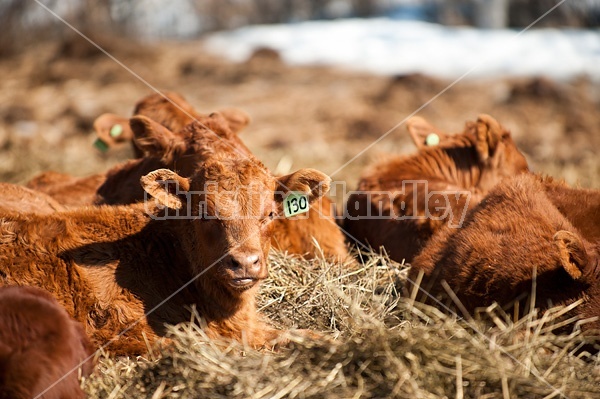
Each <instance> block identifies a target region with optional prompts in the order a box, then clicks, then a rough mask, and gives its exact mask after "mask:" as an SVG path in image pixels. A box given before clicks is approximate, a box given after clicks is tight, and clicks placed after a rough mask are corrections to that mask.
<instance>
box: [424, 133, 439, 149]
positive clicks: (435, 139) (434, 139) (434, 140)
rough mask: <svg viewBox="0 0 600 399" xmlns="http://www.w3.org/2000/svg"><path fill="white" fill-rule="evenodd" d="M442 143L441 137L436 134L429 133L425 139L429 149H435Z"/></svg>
mask: <svg viewBox="0 0 600 399" xmlns="http://www.w3.org/2000/svg"><path fill="white" fill-rule="evenodd" d="M439 143H440V136H438V135H437V134H435V133H429V134H428V135H427V138H425V144H427V145H428V146H429V147H434V146H436V145H438V144H439Z"/></svg>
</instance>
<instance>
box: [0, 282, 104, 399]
mask: <svg viewBox="0 0 600 399" xmlns="http://www.w3.org/2000/svg"><path fill="white" fill-rule="evenodd" d="M93 353H94V349H93V347H92V344H91V343H90V341H89V340H88V338H87V336H86V335H85V332H84V331H83V327H82V325H81V324H80V323H77V322H75V321H73V320H71V319H70V318H69V315H68V314H67V312H66V311H65V310H64V309H63V308H62V307H61V306H60V305H59V304H58V303H57V302H56V300H55V299H54V298H53V297H52V295H50V294H49V293H48V292H46V291H43V290H40V289H38V288H34V287H16V286H13V287H2V288H0V398H6V399H8V398H10V399H32V398H34V397H38V395H41V394H42V393H43V395H41V396H40V397H41V398H44V399H61V398H73V399H75V398H84V397H85V395H84V393H83V391H82V390H81V389H80V388H79V382H78V380H77V375H78V372H77V369H78V368H79V367H82V372H83V375H84V376H88V375H89V374H90V373H91V372H92V368H93V361H92V360H91V359H89V358H90V357H91V355H92V354H93ZM86 359H87V360H86Z"/></svg>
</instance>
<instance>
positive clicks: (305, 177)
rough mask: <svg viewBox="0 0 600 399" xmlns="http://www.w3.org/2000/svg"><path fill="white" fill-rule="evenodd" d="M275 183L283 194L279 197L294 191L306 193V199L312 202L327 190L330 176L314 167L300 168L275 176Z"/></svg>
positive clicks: (278, 190)
mask: <svg viewBox="0 0 600 399" xmlns="http://www.w3.org/2000/svg"><path fill="white" fill-rule="evenodd" d="M277 183H278V188H277V192H279V193H282V194H283V196H282V197H281V198H280V199H283V197H285V195H286V194H287V193H289V192H292V191H295V192H301V193H304V194H306V195H308V201H309V202H312V201H314V200H316V199H318V198H320V197H322V196H323V195H325V193H327V192H328V191H329V187H330V185H331V178H330V177H329V176H327V175H326V174H325V173H323V172H319V171H318V170H315V169H300V170H298V171H296V172H294V173H292V174H289V175H285V176H281V177H279V178H277ZM277 197H279V196H277Z"/></svg>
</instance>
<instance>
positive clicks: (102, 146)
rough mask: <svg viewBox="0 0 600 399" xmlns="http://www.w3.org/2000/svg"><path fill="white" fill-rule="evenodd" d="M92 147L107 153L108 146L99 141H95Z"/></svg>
mask: <svg viewBox="0 0 600 399" xmlns="http://www.w3.org/2000/svg"><path fill="white" fill-rule="evenodd" d="M94 147H96V148H97V149H99V150H100V151H102V152H106V151H108V145H107V144H106V143H105V142H104V141H102V140H101V139H96V141H94Z"/></svg>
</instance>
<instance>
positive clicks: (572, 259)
mask: <svg viewBox="0 0 600 399" xmlns="http://www.w3.org/2000/svg"><path fill="white" fill-rule="evenodd" d="M572 204H573V203H572ZM573 205H575V204H573ZM599 245H600V242H598V241H596V242H589V241H588V240H586V239H585V238H584V237H583V236H582V234H581V233H580V232H579V231H578V230H577V229H576V228H575V227H573V225H572V224H571V223H570V222H569V220H567V218H565V216H564V215H563V214H561V213H560V212H559V210H558V209H557V208H556V207H555V206H554V205H553V203H552V202H551V201H550V199H549V198H548V195H547V193H546V187H545V186H544V183H543V181H542V180H541V179H540V178H539V177H537V176H535V175H531V174H523V175H521V176H518V177H515V178H512V179H507V180H505V181H504V182H502V183H500V184H498V186H496V187H495V188H494V189H492V191H490V193H489V194H488V195H487V196H486V197H485V199H484V200H483V201H481V203H480V204H479V205H478V206H477V207H476V208H475V209H473V210H472V211H471V212H470V213H469V215H468V216H467V218H466V220H465V222H464V224H463V226H462V228H460V229H449V228H445V229H444V230H443V231H440V232H439V233H438V234H436V235H435V236H434V237H433V238H432V239H431V241H430V242H429V244H427V246H426V247H425V249H423V251H422V252H421V253H420V254H419V255H418V256H417V257H416V258H415V259H414V262H413V263H412V267H411V270H410V273H409V279H411V280H412V281H415V279H417V277H418V274H419V271H422V272H423V273H424V277H425V278H424V280H423V283H422V287H423V288H425V289H426V290H427V291H429V292H430V293H431V294H433V295H435V296H438V297H444V296H445V294H444V292H445V290H444V289H443V287H442V286H441V281H442V280H445V281H446V282H447V283H448V285H449V286H450V288H451V289H452V290H453V291H454V293H455V294H456V296H457V297H458V299H459V300H460V301H461V302H462V304H463V305H464V307H465V308H466V309H467V310H468V311H469V312H473V311H474V310H475V309H476V308H477V307H483V306H489V305H491V304H492V303H493V302H497V303H499V304H500V305H505V304H508V303H510V302H511V301H512V300H513V299H515V298H517V297H519V296H523V295H526V294H528V293H531V291H532V283H533V275H534V270H535V273H536V274H537V278H536V281H537V283H536V286H537V289H536V296H535V306H536V307H538V308H541V309H547V308H548V307H549V306H551V305H560V304H569V303H572V302H574V301H576V300H578V299H583V300H584V303H583V304H582V305H580V306H578V307H576V308H575V309H574V310H573V312H575V313H576V314H579V315H581V316H582V317H584V318H587V317H593V316H600V263H599V262H600V252H599V251H600V247H599ZM586 328H600V322H599V321H595V322H594V323H591V324H587V325H586Z"/></svg>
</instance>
